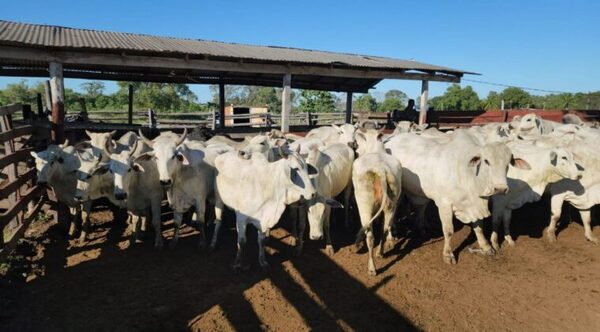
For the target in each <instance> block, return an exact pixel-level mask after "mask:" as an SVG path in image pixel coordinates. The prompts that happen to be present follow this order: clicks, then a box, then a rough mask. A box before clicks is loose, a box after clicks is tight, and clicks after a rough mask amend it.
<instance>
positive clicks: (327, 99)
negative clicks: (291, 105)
mask: <svg viewBox="0 0 600 332" xmlns="http://www.w3.org/2000/svg"><path fill="white" fill-rule="evenodd" d="M298 111H299V112H312V113H322V112H333V111H335V98H334V96H333V94H332V93H331V92H329V91H317V90H302V91H301V92H300V97H299V105H298Z"/></svg>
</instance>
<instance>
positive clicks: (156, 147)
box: [135, 129, 189, 188]
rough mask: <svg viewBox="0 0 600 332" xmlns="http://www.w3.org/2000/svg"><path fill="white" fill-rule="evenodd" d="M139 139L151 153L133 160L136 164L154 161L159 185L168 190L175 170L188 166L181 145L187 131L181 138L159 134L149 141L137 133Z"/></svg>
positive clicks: (184, 131)
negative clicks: (148, 147) (149, 148)
mask: <svg viewBox="0 0 600 332" xmlns="http://www.w3.org/2000/svg"><path fill="white" fill-rule="evenodd" d="M139 135H140V138H141V139H142V140H143V141H144V143H146V144H147V145H148V146H150V147H151V148H152V151H150V152H146V153H144V154H142V155H140V156H139V157H137V158H136V159H135V161H136V162H139V161H144V160H150V159H154V160H155V161H156V167H157V169H158V175H159V180H160V184H161V185H163V186H164V187H166V188H168V187H170V186H171V184H172V183H173V174H174V173H175V170H176V169H177V168H178V167H180V166H182V165H189V161H188V159H187V157H186V156H185V153H184V151H183V149H182V148H181V145H182V144H183V142H184V141H185V139H186V137H187V129H184V130H183V134H182V135H181V136H179V135H177V134H175V133H173V132H165V133H161V134H160V136H158V137H156V138H155V139H154V140H149V139H148V138H146V137H145V136H144V134H142V131H141V130H140V131H139Z"/></svg>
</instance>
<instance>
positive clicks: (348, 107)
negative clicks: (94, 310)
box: [346, 92, 352, 123]
mask: <svg viewBox="0 0 600 332" xmlns="http://www.w3.org/2000/svg"><path fill="white" fill-rule="evenodd" d="M346 123H352V92H346Z"/></svg>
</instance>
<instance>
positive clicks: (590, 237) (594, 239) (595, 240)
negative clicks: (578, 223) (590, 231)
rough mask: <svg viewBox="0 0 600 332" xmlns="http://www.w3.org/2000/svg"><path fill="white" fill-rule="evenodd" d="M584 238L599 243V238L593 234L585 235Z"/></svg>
mask: <svg viewBox="0 0 600 332" xmlns="http://www.w3.org/2000/svg"><path fill="white" fill-rule="evenodd" d="M585 238H586V239H587V240H588V241H590V242H592V243H593V244H600V240H598V238H597V237H595V236H586V237H585Z"/></svg>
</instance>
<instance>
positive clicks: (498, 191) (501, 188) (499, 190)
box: [494, 186, 508, 194]
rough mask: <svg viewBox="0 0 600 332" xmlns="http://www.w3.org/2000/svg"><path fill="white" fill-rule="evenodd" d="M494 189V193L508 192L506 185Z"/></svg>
mask: <svg viewBox="0 0 600 332" xmlns="http://www.w3.org/2000/svg"><path fill="white" fill-rule="evenodd" d="M494 189H495V193H494V194H506V193H508V187H504V186H502V187H496V188H494Z"/></svg>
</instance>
